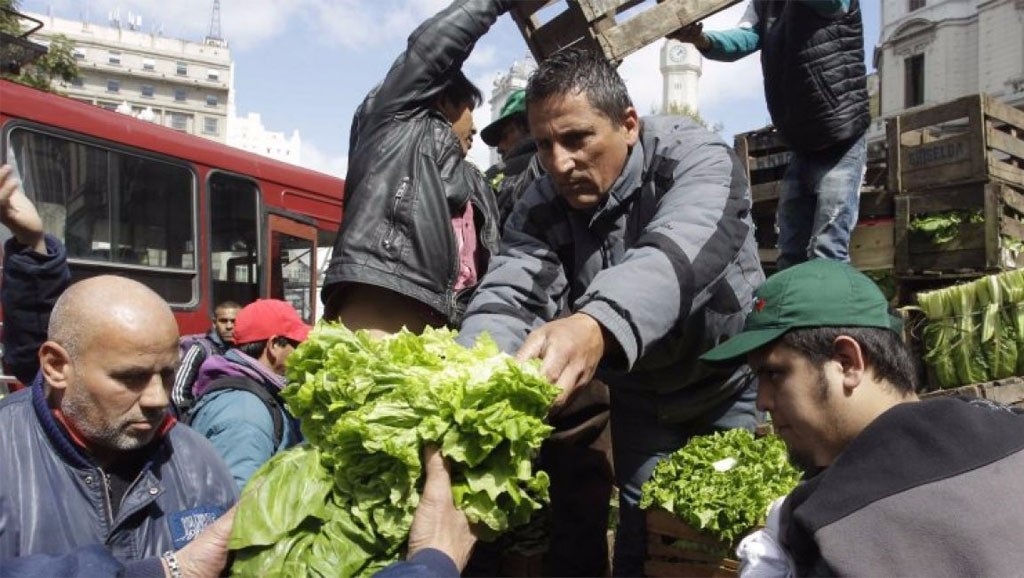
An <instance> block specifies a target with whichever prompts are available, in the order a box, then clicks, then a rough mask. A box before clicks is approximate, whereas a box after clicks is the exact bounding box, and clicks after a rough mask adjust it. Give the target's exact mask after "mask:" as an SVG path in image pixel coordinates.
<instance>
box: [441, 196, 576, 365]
mask: <svg viewBox="0 0 1024 578" xmlns="http://www.w3.org/2000/svg"><path fill="white" fill-rule="evenodd" d="M561 214H563V213H562V210H561V209H560V208H559V207H558V205H557V202H556V201H555V199H554V198H553V197H552V196H548V195H544V194H543V193H542V192H541V190H540V189H539V188H538V187H537V186H536V185H531V186H530V188H529V189H528V190H527V192H526V193H525V194H524V196H523V199H522V200H521V202H519V203H517V204H516V206H515V210H514V212H513V213H512V215H511V216H510V217H509V220H508V222H507V223H506V225H505V230H504V231H503V233H502V237H501V253H500V254H498V255H496V256H494V257H492V258H491V262H490V266H489V267H488V269H487V274H486V275H484V277H483V280H482V281H481V282H480V287H479V288H478V289H477V292H476V294H475V295H474V296H473V300H472V301H471V302H470V304H469V307H468V308H467V309H466V316H465V318H464V319H463V322H462V328H461V330H460V332H459V336H458V338H457V340H458V342H459V343H461V344H462V345H465V346H467V347H469V346H471V345H472V344H473V343H475V342H476V340H477V338H478V337H480V335H481V334H483V333H488V334H489V335H490V336H491V337H492V338H493V339H494V341H495V342H496V343H497V344H498V347H499V348H501V350H502V351H504V352H506V353H508V354H515V353H516V351H518V350H519V347H520V346H522V344H523V342H524V341H526V336H527V335H529V333H530V331H532V330H534V329H536V328H538V327H540V326H541V325H543V324H544V323H546V322H548V321H550V320H552V319H554V318H555V317H556V316H557V315H558V314H559V311H560V310H561V309H562V306H563V303H562V300H563V297H562V296H564V295H565V293H566V290H567V288H568V280H567V279H566V273H565V267H563V264H562V262H561V260H560V259H559V257H558V254H557V252H556V251H555V250H554V249H553V248H552V246H551V243H550V240H549V237H548V235H549V234H550V233H551V229H552V225H553V224H554V222H556V221H557V220H558V217H559V216H560V215H561ZM539 215H542V216H544V219H539V218H538V216H539Z"/></svg>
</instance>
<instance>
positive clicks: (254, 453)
mask: <svg viewBox="0 0 1024 578" xmlns="http://www.w3.org/2000/svg"><path fill="white" fill-rule="evenodd" d="M309 330H310V327H309V326H308V325H306V324H305V323H303V322H302V319H300V318H299V314H298V313H297V312H296V311H295V309H294V308H293V307H292V306H291V305H289V304H288V303H287V302H285V301H280V300H277V299H260V300H257V301H255V302H253V303H250V304H249V305H246V306H245V307H243V308H242V310H241V311H239V312H238V317H237V318H236V319H235V347H234V348H232V349H231V350H229V351H228V352H227V353H226V354H225V355H224V356H223V357H211V358H209V359H207V361H206V362H205V363H203V366H202V367H201V368H200V369H199V376H198V377H197V378H196V383H195V387H194V388H193V393H194V394H195V397H196V405H195V407H194V409H193V410H192V411H191V412H190V413H189V416H188V419H189V421H190V422H191V425H192V427H193V428H194V429H195V430H196V431H198V432H199V433H201V434H203V435H204V436H206V437H207V438H209V440H210V441H211V442H212V443H213V446H214V447H215V448H216V449H217V451H219V452H220V454H221V456H223V458H224V461H225V462H227V464H228V468H229V469H230V470H231V475H232V476H234V478H235V482H236V483H237V484H238V487H239V488H242V487H243V486H244V485H245V482H247V481H248V480H249V476H251V475H252V474H253V473H254V472H255V471H256V470H257V469H258V468H259V467H260V466H261V465H263V463H264V462H265V461H267V460H268V459H270V457H271V456H273V455H274V454H275V453H277V452H279V451H281V450H284V449H287V448H289V447H291V446H293V445H295V444H297V443H298V442H299V441H300V440H301V439H302V435H301V433H300V431H299V424H298V421H297V420H295V418H294V417H292V416H291V415H290V414H289V413H288V412H287V411H286V410H285V408H284V402H283V400H282V399H281V396H280V392H281V388H282V387H284V385H285V380H284V369H285V362H286V361H287V359H288V356H289V355H291V353H292V352H293V351H295V348H296V347H297V346H298V345H299V343H301V342H303V341H305V340H306V336H307V335H309Z"/></svg>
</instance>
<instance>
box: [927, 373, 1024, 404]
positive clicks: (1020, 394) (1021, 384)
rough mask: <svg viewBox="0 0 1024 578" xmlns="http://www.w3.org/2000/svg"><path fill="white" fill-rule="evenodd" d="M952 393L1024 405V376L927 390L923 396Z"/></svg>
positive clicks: (929, 396) (931, 396)
mask: <svg viewBox="0 0 1024 578" xmlns="http://www.w3.org/2000/svg"><path fill="white" fill-rule="evenodd" d="M950 395H955V396H963V397H980V398H983V399H988V400H992V401H994V402H996V403H1001V404H1003V405H1008V406H1010V407H1024V378H1022V377H1008V378H1006V379H997V380H996V381H987V382H985V383H974V384H971V385H962V386H960V387H953V388H949V389H938V390H934V391H927V392H924V393H922V394H921V397H922V398H924V399H927V398H933V397H945V396H950Z"/></svg>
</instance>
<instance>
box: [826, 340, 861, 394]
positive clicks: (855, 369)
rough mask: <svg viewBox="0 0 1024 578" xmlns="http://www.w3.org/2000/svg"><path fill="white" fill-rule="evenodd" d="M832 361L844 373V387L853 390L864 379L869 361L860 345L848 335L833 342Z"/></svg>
mask: <svg viewBox="0 0 1024 578" xmlns="http://www.w3.org/2000/svg"><path fill="white" fill-rule="evenodd" d="M832 352H833V353H832V360H833V361H835V362H837V363H838V364H839V366H840V368H841V369H842V372H843V387H845V388H850V389H853V388H855V387H857V386H858V385H860V384H861V381H862V380H863V379H864V370H865V369H866V367H867V361H866V359H865V358H864V350H863V349H861V347H860V343H858V342H857V340H856V339H854V338H852V337H850V336H848V335H840V336H838V337H836V338H835V341H833V342H832Z"/></svg>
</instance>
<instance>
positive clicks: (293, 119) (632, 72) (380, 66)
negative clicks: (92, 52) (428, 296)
mask: <svg viewBox="0 0 1024 578" xmlns="http://www.w3.org/2000/svg"><path fill="white" fill-rule="evenodd" d="M746 2H747V0H744V1H742V2H740V3H739V4H737V5H735V6H733V7H731V8H729V9H727V10H725V11H723V12H721V13H719V14H716V15H714V16H712V17H711V18H709V19H708V20H706V21H705V28H706V29H709V30H714V29H721V28H728V27H731V26H732V25H734V24H735V23H736V21H737V20H738V19H739V17H740V15H741V14H742V12H743V10H744V7H745V5H746ZM447 3H448V0H221V30H222V33H223V36H224V38H225V39H227V41H228V42H229V45H230V47H231V53H232V58H233V59H234V61H235V104H236V108H237V111H238V114H240V115H244V114H246V113H249V112H258V113H260V114H261V115H262V117H263V124H264V125H265V126H266V127H267V128H268V129H270V130H275V131H283V132H285V133H286V134H290V133H291V131H292V130H293V129H298V130H299V133H300V135H301V138H302V146H303V148H302V157H303V158H302V164H304V165H307V166H309V167H310V168H314V169H317V170H320V171H323V172H327V173H331V174H334V175H337V176H340V177H344V174H345V169H346V167H347V154H348V151H347V146H348V130H349V124H350V122H351V120H352V112H353V111H354V110H355V108H356V106H357V105H358V104H359V102H360V101H361V100H362V99H363V97H364V96H365V94H366V93H367V91H369V90H370V88H372V87H373V86H374V85H375V84H376V83H377V82H379V81H380V79H381V78H382V77H383V75H384V73H385V72H386V71H387V69H388V67H389V66H390V64H391V62H392V61H393V60H394V59H395V57H396V56H398V54H399V53H400V52H401V51H402V50H403V49H404V47H405V40H406V37H407V36H408V34H409V33H410V32H411V31H412V30H413V29H414V28H415V27H416V26H417V25H418V24H419V23H420V22H421V21H423V20H424V19H426V18H428V17H429V16H430V15H431V14H433V13H435V12H436V11H437V10H439V9H441V8H442V7H443V6H445V5H446V4H447ZM653 3H654V0H649V4H651V5H653ZM879 4H880V0H866V1H865V2H864V6H863V7H862V10H863V12H864V27H865V45H866V46H865V48H866V52H867V60H868V67H869V69H871V63H870V60H871V52H872V49H873V47H874V46H875V44H877V42H878V34H879ZM212 6H213V0H172V1H170V2H168V1H167V0H22V8H23V9H26V10H28V11H32V12H42V13H46V12H47V11H51V12H52V14H53V15H54V16H56V17H60V18H69V19H88V20H89V21H91V22H94V23H103V22H104V21H105V20H106V16H107V14H108V13H109V12H110V11H112V10H115V9H119V10H120V12H121V15H122V16H124V15H125V14H126V13H127V12H128V11H131V12H132V13H133V14H139V15H141V16H142V19H143V25H142V29H143V31H147V32H148V31H152V30H154V29H156V28H157V27H159V28H161V29H162V31H163V34H164V35H165V36H171V37H176V38H184V39H187V40H200V39H201V38H202V37H203V36H205V35H206V33H207V31H208V30H209V26H210V15H211V12H212ZM526 54H527V48H526V44H525V43H524V41H523V39H522V37H521V36H520V34H519V32H518V30H517V29H516V26H515V24H514V23H513V22H512V19H511V17H509V16H507V15H506V16H502V17H501V19H499V21H498V23H497V24H496V25H495V26H494V28H492V29H491V31H490V32H488V33H487V35H486V36H484V37H483V38H482V39H481V40H480V41H479V42H478V43H477V46H476V49H475V50H474V53H473V55H472V56H471V57H470V59H469V61H468V62H467V64H466V66H465V71H466V73H467V75H468V76H469V78H470V79H472V80H473V81H474V82H475V83H476V84H477V86H479V87H480V89H481V90H482V91H483V92H484V97H485V99H489V97H490V92H491V87H492V85H493V82H494V79H495V78H497V77H498V76H499V75H501V74H503V73H504V72H506V71H507V70H508V69H509V67H510V66H511V65H512V63H513V62H514V61H515V60H520V59H522V58H524V57H525V56H526ZM619 72H620V74H622V76H623V78H624V79H625V80H626V84H627V86H628V87H629V90H630V94H631V95H632V97H633V100H634V103H635V104H636V107H637V110H639V111H640V113H641V114H648V113H649V112H650V111H651V110H653V109H655V108H656V107H658V106H660V104H661V102H660V100H661V82H662V81H661V74H660V72H659V71H658V46H657V45H651V46H648V47H646V48H644V49H643V50H640V51H638V52H636V53H634V54H633V55H631V56H629V57H628V58H626V60H625V61H624V62H623V63H622V65H621V66H620V68H619ZM761 81H762V79H761V70H760V63H759V61H758V58H757V56H756V55H753V56H749V57H747V58H745V59H743V60H740V61H738V62H734V63H720V62H712V61H705V62H704V72H703V76H702V78H701V84H700V99H701V103H700V112H701V114H702V115H703V116H704V118H705V119H707V120H708V121H709V122H711V123H722V125H723V126H724V129H723V130H722V136H723V137H724V138H726V139H727V140H730V141H731V139H732V135H733V134H735V133H737V132H744V131H748V130H753V129H756V128H760V127H762V126H764V125H766V124H768V122H769V118H768V112H767V110H766V108H765V104H764V96H763V91H762V87H761ZM475 118H476V124H477V128H478V129H479V128H482V127H483V126H485V125H486V124H487V123H488V122H489V121H490V106H489V105H486V104H485V105H484V106H482V107H480V108H479V109H478V110H477V112H476V115H475ZM470 158H471V160H473V161H474V162H476V163H477V164H478V165H479V166H481V168H486V166H487V163H488V151H487V147H486V145H484V144H483V142H482V141H481V140H480V139H479V137H477V139H476V142H475V143H474V145H473V149H472V150H471V151H470Z"/></svg>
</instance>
